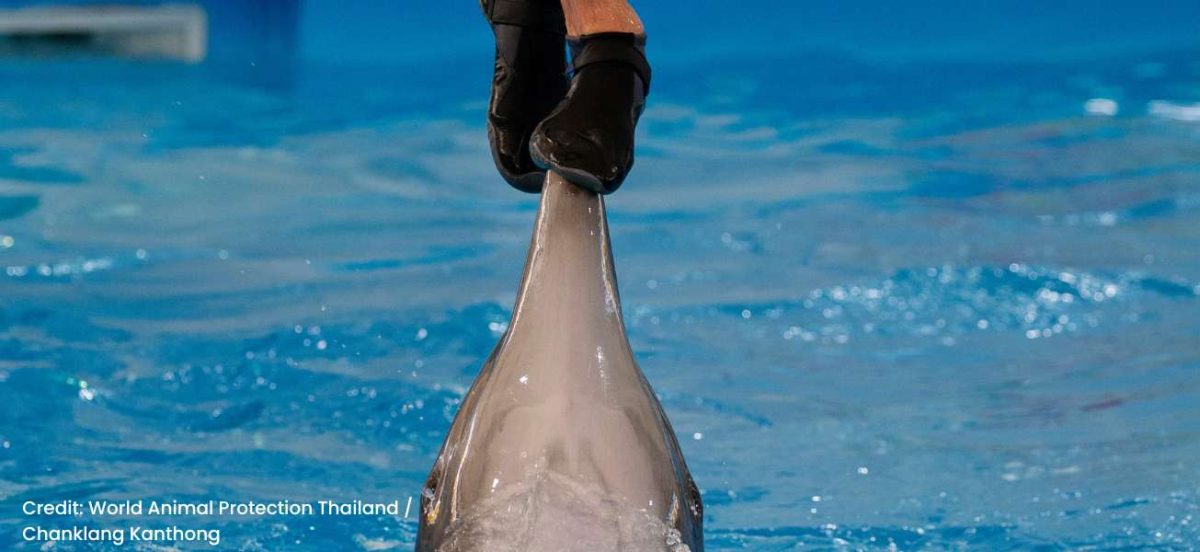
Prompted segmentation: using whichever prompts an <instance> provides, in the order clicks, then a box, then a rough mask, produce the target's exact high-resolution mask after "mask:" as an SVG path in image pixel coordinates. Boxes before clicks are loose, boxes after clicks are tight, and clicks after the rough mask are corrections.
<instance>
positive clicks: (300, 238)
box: [0, 12, 1200, 550]
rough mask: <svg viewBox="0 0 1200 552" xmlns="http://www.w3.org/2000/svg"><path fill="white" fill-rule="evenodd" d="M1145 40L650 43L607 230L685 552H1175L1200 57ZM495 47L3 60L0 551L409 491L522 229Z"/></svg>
mask: <svg viewBox="0 0 1200 552" xmlns="http://www.w3.org/2000/svg"><path fill="white" fill-rule="evenodd" d="M467 13H470V12H467ZM472 16H473V14H472ZM464 17H465V16H464ZM647 19H648V20H650V19H652V18H649V17H648V18H647ZM875 25H876V27H878V26H879V25H880V24H879V23H878V22H876V23H875ZM1134 27H1136V28H1138V29H1142V30H1141V31H1139V33H1141V34H1138V33H1134V34H1132V35H1130V36H1125V37H1118V38H1122V39H1123V40H1124V42H1122V41H1120V40H1114V44H1116V46H1113V47H1111V48H1098V49H1097V50H1096V51H1095V52H1083V53H1074V54H1070V55H1068V54H1065V53H1063V52H1064V51H1068V50H1071V49H1070V48H1066V49H1065V50H1056V53H1055V54H1054V55H1053V56H1051V55H1046V56H1038V55H1037V50H1036V48H1034V49H1032V50H1031V51H1030V52H1026V54H1027V55H1023V56H1016V55H1014V56H1005V55H990V56H985V55H979V56H975V58H972V57H971V56H965V57H959V58H955V59H950V58H949V57H946V58H945V59H939V58H938V57H937V56H928V55H912V56H872V55H869V54H864V53H861V52H859V53H854V52H851V51H849V50H843V49H839V48H837V47H836V45H830V44H826V45H825V46H824V47H821V48H809V47H807V46H803V45H801V46H795V44H793V46H795V48H793V49H790V50H787V51H782V50H781V51H779V52H775V53H762V54H760V55H755V56H747V55H741V54H739V52H738V51H737V50H736V49H730V50H728V51H725V53H724V55H716V54H714V55H716V58H715V59H716V62H712V61H708V62H706V61H701V60H697V59H695V56H689V55H687V54H688V52H687V51H686V50H685V49H684V48H685V45H684V43H683V42H680V41H676V42H672V41H670V40H667V41H665V45H664V46H663V47H662V48H661V49H660V50H659V55H658V57H656V59H660V60H661V61H660V62H659V63H657V64H656V68H655V69H656V75H655V87H656V88H655V90H654V93H653V95H652V96H651V103H650V106H649V109H648V112H647V113H646V115H645V117H644V119H643V123H642V125H641V130H640V135H639V157H638V165H637V167H636V169H635V170H634V172H633V175H632V176H631V178H630V180H629V182H628V183H627V184H626V186H625V187H624V188H623V189H622V190H621V191H620V192H619V193H618V194H616V195H615V196H613V197H611V199H610V201H609V213H610V217H611V218H610V223H611V227H612V238H613V248H614V253H615V257H616V266H617V271H618V274H619V276H620V279H621V284H622V290H621V291H622V293H623V298H624V308H625V311H626V317H627V322H628V324H629V335H630V339H631V342H632V345H633V349H634V350H635V351H636V352H637V354H638V359H639V362H640V363H641V365H642V367H643V369H644V370H645V372H646V374H647V376H648V378H649V379H650V381H651V382H652V384H653V385H654V387H655V388H656V390H657V391H658V393H659V394H660V396H661V399H662V401H663V403H664V405H665V407H666V409H667V411H668V414H669V416H670V418H671V420H672V422H673V424H674V426H675V429H676V431H677V432H678V434H679V436H680V440H681V443H682V446H683V449H684V452H685V455H686V457H687V460H688V464H689V466H690V468H691V471H692V473H693V475H694V476H695V479H696V480H697V482H698V484H699V486H700V487H701V488H702V490H703V497H704V502H705V505H706V507H707V511H706V519H705V529H706V536H707V544H708V546H709V547H710V549H713V550H743V549H744V550H792V549H797V548H803V549H810V548H815V549H839V548H848V549H860V548H863V549H886V548H889V547H894V548H899V549H906V550H907V549H962V548H971V549H1012V550H1026V549H1035V548H1040V549H1047V550H1052V549H1077V548H1089V547H1090V548H1099V549H1123V548H1152V549H1189V548H1195V547H1200V433H1197V431H1196V428H1197V427H1200V378H1198V377H1197V371H1198V370H1200V339H1198V338H1197V336H1198V335H1200V317H1198V316H1197V314H1196V313H1197V312H1200V310H1198V308H1200V64H1198V63H1197V58H1196V55H1195V54H1196V52H1197V48H1196V47H1195V45H1194V44H1193V45H1192V47H1175V46H1172V45H1171V44H1162V43H1155V42H1154V41H1152V40H1150V39H1148V38H1146V36H1145V35H1149V34H1153V33H1150V32H1148V31H1145V29H1144V28H1143V27H1137V26H1136V25H1134ZM479 30H480V29H474V31H479ZM1143 31H1145V32H1143ZM738 32H740V33H744V34H743V35H740V36H745V37H749V36H752V35H753V33H754V29H749V28H747V29H743V30H741V31H738ZM733 36H734V37H736V36H739V35H736V34H735V35H733ZM485 37H486V35H485ZM475 38H478V37H475ZM884 39H886V40H884ZM730 40H732V39H730ZM880 40H883V41H884V42H886V43H888V44H891V43H892V42H895V43H897V44H899V43H906V44H909V45H911V46H913V49H916V50H921V49H928V48H930V47H932V44H931V41H928V40H927V41H925V42H922V41H920V40H912V41H908V42H905V39H904V37H903V36H900V37H898V38H897V37H896V36H895V35H890V37H889V36H884V38H881V39H880ZM1045 40H1050V41H1052V39H1050V38H1045ZM1064 40H1066V39H1064ZM1068 42H1069V40H1068ZM1167 42H1170V41H1167ZM1127 43H1132V44H1133V46H1128V47H1126V46H1123V45H1125V44H1127ZM715 44H717V46H715V47H714V48H717V49H720V48H724V46H721V45H722V44H726V43H724V42H721V41H720V40H718V41H717V42H715ZM1118 46H1119V47H1118ZM730 48H733V47H732V46H731V47H730ZM961 51H966V52H970V51H971V50H970V49H969V48H965V49H963V50H961ZM1031 52H1032V53H1031ZM651 53H652V56H653V54H654V53H655V52H654V50H653V49H652V50H651ZM489 54H490V52H488V51H480V52H478V56H476V57H459V56H451V55H447V56H446V58H445V59H442V58H429V59H427V60H425V61H413V60H390V61H388V62H387V63H383V62H381V63H377V64H363V63H357V62H356V63H347V64H334V63H331V62H329V61H328V60H321V59H305V60H300V61H297V62H296V63H295V64H293V65H288V66H279V65H271V64H266V65H259V64H256V65H253V66H251V65H250V64H248V63H246V64H237V63H226V62H222V63H217V62H213V63H210V64H205V65H200V66H180V65H172V64H166V63H135V62H122V61H95V60H93V61H87V62H71V61H37V62H35V61H19V60H7V61H3V62H0V82H3V83H4V84H3V88H2V89H0V447H2V448H0V497H3V500H2V502H0V504H2V506H0V541H2V542H4V543H5V544H6V545H8V544H12V545H13V546H16V547H17V548H23V549H36V548H38V547H39V546H40V543H22V542H20V541H19V531H20V528H21V527H23V526H25V525H28V524H29V523H31V520H30V518H28V517H25V516H22V515H21V514H20V512H19V509H18V504H19V502H20V501H23V500H26V499H37V500H53V499H61V498H74V499H88V498H109V499H124V498H133V499H137V498H157V499H179V500H190V501H196V500H205V499H208V498H219V499H226V500H276V499H289V500H292V501H314V500H319V499H333V500H351V499H355V498H358V499H363V500H375V501H390V500H394V499H399V500H400V501H401V503H402V504H403V503H404V502H405V501H406V500H407V499H408V497H413V496H416V495H417V493H418V492H419V489H420V486H421V484H422V482H423V480H424V477H425V475H426V473H427V472H428V469H429V467H430V465H431V463H432V461H433V457H434V454H435V453H436V451H437V448H438V447H439V445H440V444H441V440H442V438H443V436H444V432H445V430H446V429H447V427H448V426H449V423H450V420H451V418H452V416H453V414H454V411H455V408H456V406H457V403H458V400H459V399H460V398H461V397H462V395H463V393H464V391H465V389H466V387H467V386H468V385H469V384H470V382H471V380H472V379H473V377H474V375H475V373H476V370H477V369H478V366H479V364H480V363H481V362H482V360H483V359H484V357H485V356H486V355H487V353H488V352H489V351H490V350H491V347H492V346H493V345H494V343H495V342H496V340H497V339H498V338H499V336H500V335H501V334H502V332H503V331H504V328H505V323H506V321H507V317H508V314H509V309H510V308H511V305H512V301H513V299H514V292H515V290H516V285H517V279H518V277H519V273H520V270H521V266H522V263H523V261H524V255H525V248H526V246H527V244H528V239H529V233H530V230H531V225H532V219H533V214H534V209H535V208H536V198H534V197H532V196H527V195H523V194H519V193H517V192H514V191H512V190H510V189H508V188H507V187H506V186H505V185H504V184H503V183H502V182H501V181H500V180H499V179H498V177H497V176H496V175H495V174H494V169H493V168H492V166H491V161H490V159H489V157H488V153H487V143H486V136H485V133H484V128H483V110H484V108H485V104H486V100H487V85H488V78H489V74H488V70H489V67H490V59H489V58H488V56H489ZM1089 100H1108V101H1107V102H1106V101H1093V102H1091V103H1089ZM1114 105H1115V106H1116V113H1115V114H1114V115H1108V114H1106V113H1111V111H1112V107H1113V106H1114ZM1089 109H1090V111H1091V113H1090V114H1089ZM35 521H38V522H39V523H42V524H44V525H47V526H62V525H68V524H70V523H76V522H75V521H71V522H70V523H68V522H67V521H64V520H61V519H49V518H47V519H41V520H35ZM84 521H90V522H92V523H94V524H100V525H103V524H105V523H118V522H123V521H124V520H113V519H107V518H106V519H89V518H85V519H84ZM156 521H159V520H156ZM161 521H163V522H164V523H165V522H167V521H170V520H169V519H166V520H161ZM178 523H179V524H180V525H182V526H197V525H202V526H205V527H220V528H221V529H222V530H223V534H222V541H223V542H222V547H223V548H229V549H243V550H263V549H282V548H288V549H304V550H328V549H340V548H348V549H362V550H380V549H389V548H390V549H401V550H402V549H407V548H409V547H410V546H411V544H412V542H413V540H414V537H415V529H416V519H415V504H414V514H413V515H410V516H409V517H407V518H403V517H389V516H385V517H344V518H328V517H311V518H307V517H306V518H245V519H238V518H226V519H215V520H212V522H211V523H209V522H205V523H203V524H197V523H196V522H195V521H194V520H190V519H182V520H178ZM95 548H98V549H102V548H104V547H102V546H97V547H95ZM183 548H185V549H186V548H188V546H184V547H183ZM201 548H207V547H206V546H204V547H201Z"/></svg>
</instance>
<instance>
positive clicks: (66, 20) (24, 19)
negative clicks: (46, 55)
mask: <svg viewBox="0 0 1200 552" xmlns="http://www.w3.org/2000/svg"><path fill="white" fill-rule="evenodd" d="M6 37H7V38H9V39H10V40H11V39H14V38H16V39H27V41H30V42H32V41H37V40H39V39H44V40H45V41H47V42H49V41H53V40H54V39H55V38H56V37H57V38H59V39H61V38H62V37H71V38H77V39H81V40H79V45H77V46H76V47H77V48H78V49H81V50H84V51H83V52H81V53H94V54H106V55H118V56H128V57H150V58H156V57H157V58H170V59H178V60H183V61H188V62H196V61H200V60H203V59H204V56H205V53H206V51H207V48H208V18H207V16H206V15H205V13H204V10H203V9H202V8H200V7H199V6H195V5H187V4H180V5H165V6H71V7H36V8H22V9H3V10H0V39H3V38H6ZM6 50H7V52H5V53H10V54H11V53H13V52H18V53H19V49H14V48H11V47H10V48H7V49H6Z"/></svg>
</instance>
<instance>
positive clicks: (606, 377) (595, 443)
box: [417, 173, 704, 552]
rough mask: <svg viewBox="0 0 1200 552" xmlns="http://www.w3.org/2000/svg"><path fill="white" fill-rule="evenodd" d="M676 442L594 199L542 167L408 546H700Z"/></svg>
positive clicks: (694, 502)
mask: <svg viewBox="0 0 1200 552" xmlns="http://www.w3.org/2000/svg"><path fill="white" fill-rule="evenodd" d="M701 509H702V507H701V504H700V495H699V493H698V492H697V490H696V486H695V483H693V482H692V477H691V475H690V474H689V473H688V470H687V466H686V465H685V464H684V461H683V455H682V454H681V453H680V451H679V443H678V442H677V441H676V439H675V433H674V431H673V430H672V429H671V424H670V422H668V421H667V417H666V415H665V414H664V413H663V410H662V406H661V405H660V404H659V403H658V400H657V399H656V398H655V396H654V393H653V391H652V390H651V389H650V385H649V384H648V383H647V382H646V379H645V377H644V376H643V375H642V371H641V370H640V369H639V368H638V366H637V363H636V362H634V359H633V353H632V351H631V350H630V348H629V342H628V340H627V339H626V337H625V326H624V322H623V320H622V318H621V306H620V302H619V299H618V297H617V284H616V277H615V274H614V272H613V264H612V256H611V253H610V251H609V240H608V223H607V220H606V218H605V214H604V200H603V199H602V198H601V197H599V196H597V195H595V194H593V193H591V192H588V191H584V190H582V189H580V188H578V187H576V186H573V185H570V184H568V183H567V182H566V181H564V180H562V178H561V177H559V176H558V175H555V174H553V173H550V174H549V175H548V176H547V177H546V182H545V187H544V190H543V192H542V201H541V206H540V208H539V210H538V216H537V223H536V226H535V229H534V235H533V241H532V243H531V244H530V247H529V256H528V258H527V260H526V264H525V274H524V276H523V277H522V282H521V289H520V292H519V294H518V296H517V303H516V306H515V307H514V308H513V315H512V321H511V322H510V323H509V327H508V332H507V333H506V334H505V335H504V337H503V338H502V339H501V340H500V343H499V344H498V345H497V346H496V349H495V351H493V352H492V355H491V357H490V358H489V359H488V361H487V362H486V363H485V364H484V365H483V369H482V370H481V371H480V373H479V377H478V378H476V380H475V383H474V384H473V385H472V386H471V390H470V391H469V392H468V393H467V395H466V397H465V398H464V399H463V403H462V405H461V407H460V408H459V411H458V415H457V417H455V419H454V423H453V425H452V426H451V428H450V433H449V435H447V436H446V441H445V443H444V444H443V445H442V450H441V452H440V454H439V455H438V459H437V461H436V462H435V464H434V466H433V470H432V472H431V473H430V474H429V480H428V481H427V482H426V486H425V489H424V491H423V493H422V498H421V519H420V528H419V530H418V534H417V550H420V551H442V552H450V551H455V552H457V551H468V550H470V551H487V552H501V551H509V550H511V551H522V552H525V551H529V552H537V551H551V550H553V551H556V552H557V551H565V550H580V551H583V550H586V551H606V550H629V551H642V550H655V551H662V550H670V551H672V552H682V551H684V550H691V551H693V552H699V551H702V550H703V546H704V543H703V537H702V532H701V519H702V510H701Z"/></svg>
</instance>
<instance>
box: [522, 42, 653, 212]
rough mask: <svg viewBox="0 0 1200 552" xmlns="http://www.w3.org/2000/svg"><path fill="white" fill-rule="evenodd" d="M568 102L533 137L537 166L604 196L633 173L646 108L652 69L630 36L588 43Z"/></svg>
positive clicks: (576, 58) (580, 52) (583, 44)
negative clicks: (640, 119)
mask: <svg viewBox="0 0 1200 552" xmlns="http://www.w3.org/2000/svg"><path fill="white" fill-rule="evenodd" d="M580 45H581V48H580V49H578V50H577V54H576V55H575V56H574V59H573V65H574V66H575V75H574V78H572V80H571V88H570V90H569V91H568V92H567V97H566V98H565V99H564V100H563V101H562V103H560V104H559V105H558V107H557V108H555V109H554V112H552V113H551V114H550V115H549V116H548V117H546V119H545V120H544V121H542V123H541V124H540V125H538V127H537V129H536V130H534V132H533V138H532V140H531V141H530V144H529V146H530V148H529V149H530V153H531V154H532V156H533V161H534V162H535V163H537V165H538V166H540V167H543V168H548V169H553V170H554V171H555V172H558V173H559V174H561V175H562V176H563V177H564V178H566V179H567V180H569V181H571V182H572V183H573V184H575V185H578V186H581V187H584V188H587V189H589V190H591V191H593V192H596V193H600V194H609V193H612V192H614V191H616V190H617V188H618V187H620V186H621V183H622V182H624V180H625V176H626V175H628V174H629V169H630V168H631V167H633V133H634V129H635V128H636V126H637V121H638V117H640V116H641V114H642V109H643V107H644V106H645V103H646V102H645V97H646V93H647V92H648V91H649V84H650V65H649V64H648V63H647V62H646V58H645V55H643V54H642V49H641V46H640V45H639V44H638V40H637V38H636V37H635V36H634V35H631V34H603V35H593V36H589V37H584V39H583V40H582V41H581V43H580Z"/></svg>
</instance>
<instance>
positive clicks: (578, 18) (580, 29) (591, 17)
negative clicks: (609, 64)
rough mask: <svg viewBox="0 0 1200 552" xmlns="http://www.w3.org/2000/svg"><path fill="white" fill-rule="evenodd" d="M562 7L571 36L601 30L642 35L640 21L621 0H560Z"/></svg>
mask: <svg viewBox="0 0 1200 552" xmlns="http://www.w3.org/2000/svg"><path fill="white" fill-rule="evenodd" d="M562 7H563V14H564V15H565V16H566V18H567V36H568V37H570V38H572V39H578V38H580V37H585V36H588V35H594V34H601V33H628V34H632V35H636V36H637V37H639V38H643V39H644V38H645V36H646V30H645V29H644V28H642V20H641V19H640V18H638V14H637V12H636V11H633V6H630V5H629V2H626V1H625V0H562Z"/></svg>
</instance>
